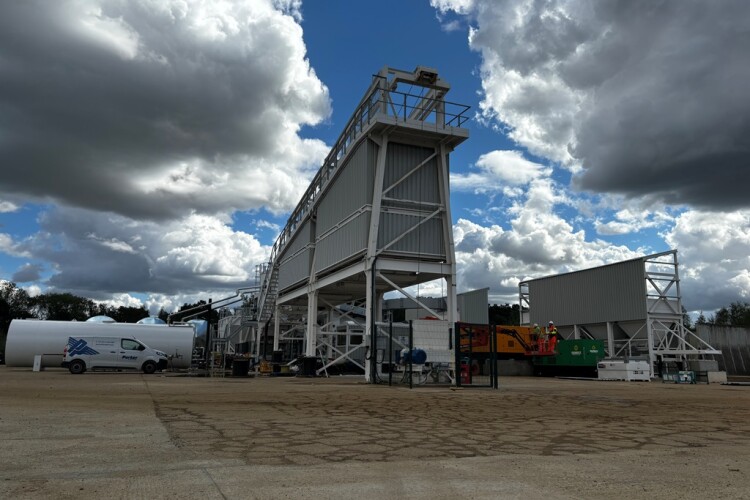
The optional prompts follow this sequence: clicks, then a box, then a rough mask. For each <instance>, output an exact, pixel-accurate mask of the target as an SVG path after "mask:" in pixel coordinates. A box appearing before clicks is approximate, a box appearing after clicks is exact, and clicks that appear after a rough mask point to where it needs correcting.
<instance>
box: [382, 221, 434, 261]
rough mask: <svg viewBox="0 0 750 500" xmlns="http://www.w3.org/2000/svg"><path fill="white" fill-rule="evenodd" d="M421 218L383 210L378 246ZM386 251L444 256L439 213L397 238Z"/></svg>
mask: <svg viewBox="0 0 750 500" xmlns="http://www.w3.org/2000/svg"><path fill="white" fill-rule="evenodd" d="M421 220H422V217H419V216H414V215H404V214H400V213H391V212H383V213H382V214H381V216H380V231H379V233H378V248H383V247H385V246H386V245H388V243H390V242H391V241H393V240H395V239H396V238H398V237H399V236H401V235H402V234H403V233H404V232H406V231H407V230H409V229H411V228H412V227H414V226H415V225H416V224H418V223H419V221H421ZM388 252H399V253H403V252H406V253H410V254H414V256H419V255H430V256H440V257H442V256H445V248H444V245H443V223H442V220H441V218H440V215H437V216H435V217H433V218H432V219H430V220H428V221H427V222H425V223H424V224H422V225H421V226H419V227H418V228H417V229H415V230H413V231H411V232H410V233H408V234H407V235H406V236H404V237H403V238H401V239H400V240H398V241H397V242H396V243H395V244H394V245H393V246H391V247H389V248H388V249H387V250H386V251H385V253H386V254H387V253H388Z"/></svg>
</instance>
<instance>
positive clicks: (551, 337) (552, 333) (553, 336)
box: [547, 321, 559, 352]
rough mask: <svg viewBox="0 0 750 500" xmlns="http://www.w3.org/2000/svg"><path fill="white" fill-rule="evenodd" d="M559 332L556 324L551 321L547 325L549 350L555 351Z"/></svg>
mask: <svg viewBox="0 0 750 500" xmlns="http://www.w3.org/2000/svg"><path fill="white" fill-rule="evenodd" d="M558 335H559V333H558V332H557V328H556V327H555V324H554V323H553V322H552V321H550V322H549V325H547V339H548V341H549V350H550V351H552V352H554V350H555V347H556V346H557V336H558Z"/></svg>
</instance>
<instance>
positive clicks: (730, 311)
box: [695, 302, 750, 328]
mask: <svg viewBox="0 0 750 500" xmlns="http://www.w3.org/2000/svg"><path fill="white" fill-rule="evenodd" d="M695 324H696V325H717V326H734V327H739V328H750V304H748V303H747V302H732V303H731V304H730V305H729V307H722V308H721V309H719V310H718V311H716V314H712V315H710V316H709V317H708V318H706V316H704V314H703V313H702V312H701V313H700V316H698V319H697V320H696V321H695Z"/></svg>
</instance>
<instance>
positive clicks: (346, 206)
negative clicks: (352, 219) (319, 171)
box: [317, 139, 378, 235]
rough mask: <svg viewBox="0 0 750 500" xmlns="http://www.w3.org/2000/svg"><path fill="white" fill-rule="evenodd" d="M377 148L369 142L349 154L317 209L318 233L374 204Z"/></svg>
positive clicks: (366, 141) (363, 143)
mask: <svg viewBox="0 0 750 500" xmlns="http://www.w3.org/2000/svg"><path fill="white" fill-rule="evenodd" d="M377 154H378V146H377V145H376V144H375V143H374V142H372V141H371V140H369V139H367V140H365V141H362V142H361V143H360V144H359V146H357V149H356V150H355V151H353V152H352V153H350V154H349V156H348V157H347V160H346V162H345V164H344V165H343V167H342V168H341V171H340V172H339V174H338V176H337V177H336V179H335V180H334V181H333V184H331V186H330V187H329V188H328V190H327V191H326V194H325V196H324V197H323V198H322V199H321V200H320V203H319V205H318V207H317V232H318V234H319V235H320V234H323V233H325V232H326V231H328V230H329V229H330V228H332V227H333V226H335V225H336V224H338V223H339V222H341V221H342V220H345V219H346V218H347V217H349V216H350V215H351V214H352V213H354V212H356V211H357V210H359V209H360V208H361V207H363V206H364V205H368V204H370V203H372V191H373V186H374V183H375V162H376V158H377Z"/></svg>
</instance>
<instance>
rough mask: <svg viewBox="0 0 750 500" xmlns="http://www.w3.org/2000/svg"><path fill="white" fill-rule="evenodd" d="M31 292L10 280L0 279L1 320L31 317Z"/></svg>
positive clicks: (8, 320)
mask: <svg viewBox="0 0 750 500" xmlns="http://www.w3.org/2000/svg"><path fill="white" fill-rule="evenodd" d="M29 306H30V303H29V294H28V293H26V290H24V289H23V288H18V286H17V285H16V284H15V283H12V282H10V281H0V320H7V322H8V323H10V320H12V319H23V318H30V317H31V316H32V314H31V310H30V308H29Z"/></svg>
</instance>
